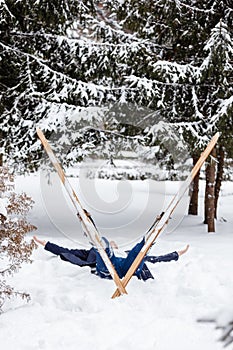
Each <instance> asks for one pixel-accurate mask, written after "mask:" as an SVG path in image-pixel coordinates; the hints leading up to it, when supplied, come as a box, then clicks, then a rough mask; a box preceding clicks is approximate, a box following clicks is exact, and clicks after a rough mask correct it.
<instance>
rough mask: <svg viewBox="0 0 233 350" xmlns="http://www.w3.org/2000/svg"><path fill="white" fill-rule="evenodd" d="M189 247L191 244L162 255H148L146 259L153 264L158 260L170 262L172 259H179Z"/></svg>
mask: <svg viewBox="0 0 233 350" xmlns="http://www.w3.org/2000/svg"><path fill="white" fill-rule="evenodd" d="M188 249H189V245H187V246H186V247H185V248H184V249H181V250H178V251H175V252H172V253H169V254H165V255H160V256H153V255H152V256H146V258H145V260H146V261H148V262H151V263H152V264H155V263H157V262H168V261H172V260H175V261H176V260H178V259H179V257H180V256H181V255H183V254H185V253H186V252H187V250H188Z"/></svg>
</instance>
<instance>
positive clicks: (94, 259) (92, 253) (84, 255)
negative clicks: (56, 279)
mask: <svg viewBox="0 0 233 350" xmlns="http://www.w3.org/2000/svg"><path fill="white" fill-rule="evenodd" d="M33 239H34V240H35V242H36V243H39V244H41V245H42V246H43V247H44V249H45V250H47V251H49V252H51V253H53V254H55V255H59V256H60V258H61V259H62V260H65V261H69V262H70V263H72V264H75V265H78V266H90V268H91V272H92V273H95V274H96V275H98V276H100V277H101V278H108V279H111V275H110V273H109V271H108V269H107V267H106V265H105V264H104V262H103V260H102V258H101V256H100V254H99V253H98V251H97V249H96V248H94V247H92V248H91V249H88V250H86V249H68V248H63V247H60V246H58V245H57V244H54V243H51V242H49V241H48V242H46V241H44V240H43V241H42V240H40V239H38V238H37V237H36V236H33ZM102 241H103V243H104V244H105V251H106V253H107V255H108V257H109V259H110V260H111V262H112V264H113V265H114V267H115V269H116V271H117V273H118V275H119V277H120V278H123V277H124V276H125V274H126V273H127V271H128V269H129V268H130V266H131V265H132V263H133V261H134V259H135V258H136V256H137V255H138V253H139V251H140V250H141V248H142V247H143V245H144V243H145V238H143V239H142V240H141V242H139V243H137V244H136V245H135V246H134V247H133V248H132V249H131V250H130V251H128V252H126V253H127V256H126V257H121V256H117V253H116V250H117V249H118V246H117V244H116V243H115V242H114V241H111V242H109V241H108V240H107V239H106V238H104V237H102ZM188 248H189V245H187V246H186V247H185V248H184V249H182V250H180V251H174V252H173V253H169V254H166V255H161V256H149V255H147V256H146V257H145V258H144V259H143V261H142V262H141V264H140V265H139V267H138V269H137V270H136V271H135V273H134V276H137V277H138V279H142V280H144V281H146V280H147V279H149V278H154V277H153V275H152V274H151V272H150V270H149V269H148V267H147V265H146V263H145V262H147V261H148V262H150V263H152V264H155V263H157V262H167V261H172V260H178V259H179V256H181V255H183V254H184V253H186V252H187V250H188Z"/></svg>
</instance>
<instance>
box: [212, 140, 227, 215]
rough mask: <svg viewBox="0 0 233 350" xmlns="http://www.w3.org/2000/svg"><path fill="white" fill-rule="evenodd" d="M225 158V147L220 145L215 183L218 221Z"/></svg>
mask: <svg viewBox="0 0 233 350" xmlns="http://www.w3.org/2000/svg"><path fill="white" fill-rule="evenodd" d="M224 156H225V152H224V148H223V146H221V145H220V146H219V149H218V154H217V159H218V165H217V175H216V182H215V203H214V207H215V213H214V217H215V219H217V208H218V198H219V193H220V189H221V184H222V179H223V169H224Z"/></svg>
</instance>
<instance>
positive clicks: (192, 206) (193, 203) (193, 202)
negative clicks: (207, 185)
mask: <svg viewBox="0 0 233 350" xmlns="http://www.w3.org/2000/svg"><path fill="white" fill-rule="evenodd" d="M198 159H199V157H198V156H196V155H195V156H193V165H195V164H196V162H197V161H198ZM199 177H200V170H199V171H198V173H197V175H196V176H195V178H194V180H193V187H192V194H191V198H190V203H189V211H188V213H189V214H190V215H197V214H198V192H199Z"/></svg>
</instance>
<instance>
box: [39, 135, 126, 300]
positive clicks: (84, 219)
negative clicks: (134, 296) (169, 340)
mask: <svg viewBox="0 0 233 350" xmlns="http://www.w3.org/2000/svg"><path fill="white" fill-rule="evenodd" d="M36 132H37V135H38V137H39V139H40V141H41V143H42V145H43V147H44V149H45V151H46V153H47V154H48V156H49V158H50V161H51V162H52V164H53V166H54V168H55V169H56V171H57V173H58V175H59V177H60V179H61V181H62V183H63V185H64V187H65V189H66V191H67V193H68V195H69V197H70V199H71V201H72V203H73V205H74V207H75V209H76V210H77V214H78V216H79V218H80V221H81V225H82V227H83V230H84V233H85V234H86V235H87V236H88V238H89V240H90V242H91V244H92V245H93V246H95V248H96V249H97V250H98V252H99V254H100V256H101V258H102V259H103V261H104V263H105V265H106V266H107V268H108V271H109V273H110V274H111V276H112V279H113V280H114V282H115V284H116V286H117V290H118V292H119V293H120V294H127V292H126V290H125V287H124V286H123V284H122V282H121V280H120V278H119V276H118V274H117V272H116V270H115V268H114V266H113V264H112V263H111V261H110V259H109V257H108V255H107V254H106V252H105V249H104V246H103V244H102V241H101V238H100V236H99V232H98V231H97V228H96V227H95V225H94V223H93V222H92V220H91V218H90V217H89V216H88V215H87V213H86V212H85V210H84V208H83V207H82V205H81V202H80V200H79V198H78V196H77V194H76V193H75V191H74V189H73V188H72V186H71V184H70V182H69V181H68V179H67V177H66V175H65V172H64V170H63V169H62V167H61V165H60V163H59V161H58V159H57V157H56V156H55V154H54V152H53V150H52V148H51V147H50V144H49V142H48V140H47V139H46V138H45V136H44V134H43V132H42V131H41V130H40V129H39V128H37V129H36Z"/></svg>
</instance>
